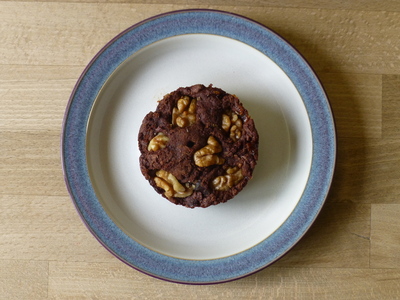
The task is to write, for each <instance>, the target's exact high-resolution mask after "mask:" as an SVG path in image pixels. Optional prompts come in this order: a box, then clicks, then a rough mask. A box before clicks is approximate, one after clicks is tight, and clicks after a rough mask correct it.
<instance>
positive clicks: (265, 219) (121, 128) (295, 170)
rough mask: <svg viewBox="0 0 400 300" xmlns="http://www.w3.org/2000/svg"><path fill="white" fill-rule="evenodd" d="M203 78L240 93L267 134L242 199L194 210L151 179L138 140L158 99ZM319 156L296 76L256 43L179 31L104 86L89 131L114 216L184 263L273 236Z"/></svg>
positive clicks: (95, 176)
mask: <svg viewBox="0 0 400 300" xmlns="http://www.w3.org/2000/svg"><path fill="white" fill-rule="evenodd" d="M198 83H202V84H204V85H209V84H213V85H214V86H215V87H219V88H222V89H223V90H225V91H227V92H228V93H231V94H236V95H237V96H238V97H239V99H240V100H241V101H242V103H243V105H244V106H245V107H246V108H247V109H248V111H249V113H250V115H251V116H252V117H253V119H254V121H255V123H256V127H257V130H258V132H259V135H260V146H259V161H258V164H257V166H256V169H255V172H254V178H253V179H252V180H251V181H250V182H249V183H248V185H247V186H246V187H245V188H244V190H243V191H242V192H241V193H240V194H239V195H238V196H236V197H235V198H234V199H232V200H229V201H228V202H227V203H224V204H220V205H217V206H213V207H208V208H205V209H202V208H195V209H189V208H185V207H181V206H176V205H174V204H172V203H170V202H169V201H168V200H166V199H164V198H162V197H161V195H159V194H157V193H156V192H155V191H154V190H153V188H152V187H151V186H150V185H149V183H148V182H147V181H146V180H145V179H144V177H143V175H142V174H141V172H140V167H139V160H138V159H139V155H140V153H139V150H138V142H137V136H138V130H139V127H140V125H141V122H142V120H143V118H144V116H145V115H146V114H147V113H148V112H150V111H154V110H155V108H156V106H157V100H160V99H161V98H162V96H163V95H164V94H167V93H169V92H171V91H173V90H175V89H177V88H179V87H181V86H190V85H193V84H198ZM311 157H312V136H311V127H310V123H309V119H308V115H307V111H306V109H305V107H304V104H303V101H302V99H301V97H300V95H299V93H298V91H297V90H296V88H295V87H294V85H293V83H292V82H291V81H290V79H289V78H288V77H287V75H286V74H285V73H284V72H283V71H282V70H281V69H280V68H279V67H278V66H277V65H276V64H275V63H274V62H273V61H271V60H270V59H269V58H268V57H266V56H265V55H263V54H262V53H261V52H259V51H257V50H256V49H254V48H252V47H250V46H248V45H246V44H244V43H241V42H239V41H236V40H233V39H229V38H226V37H221V36H215V35H206V34H190V35H181V36H176V37H172V38H168V39H165V40H161V41H158V42H156V43H154V44H152V45H150V46H147V47H145V48H144V49H142V50H140V51H138V52H137V53H135V54H134V55H133V56H132V57H130V58H129V59H128V60H126V61H125V62H124V63H123V64H122V65H121V66H120V67H119V68H118V69H117V70H116V71H115V72H114V73H113V75H112V76H111V77H110V78H109V80H108V81H107V83H106V84H105V86H104V87H103V89H102V90H101V92H100V94H99V96H98V98H97V99H96V102H95V105H94V107H93V111H92V114H91V116H90V120H89V124H88V129H87V159H88V168H89V174H90V178H91V180H92V184H93V187H94V189H95V192H96V195H97V197H98V199H99V201H100V203H101V204H102V206H103V207H104V209H105V211H106V212H107V214H108V215H109V216H110V218H111V219H112V220H113V221H114V222H115V223H116V224H117V225H118V226H119V227H120V228H121V229H122V230H123V231H124V232H125V233H126V234H127V235H129V236H130V237H131V238H132V239H134V240H135V241H137V242H139V243H140V244H142V245H144V246H146V247H148V248H149V249H152V250H154V251H157V252H159V253H162V254H165V255H169V256H173V257H178V258H184V259H215V258H221V257H226V256H229V255H233V254H236V253H239V252H241V251H244V250H246V249H248V248H250V247H252V246H254V245H256V244H258V243H259V242H261V241H262V240H264V239H265V238H267V237H268V236H270V235H271V234H272V233H273V232H274V231H275V230H277V229H278V228H279V227H280V226H281V225H282V223H283V222H284V221H285V220H286V219H287V218H288V216H289V215H290V214H291V213H292V211H293V209H294V207H295V206H296V204H297V203H298V201H299V199H300V197H301V195H302V193H303V191H304V187H305V185H306V182H307V179H308V176H309V173H310V166H311Z"/></svg>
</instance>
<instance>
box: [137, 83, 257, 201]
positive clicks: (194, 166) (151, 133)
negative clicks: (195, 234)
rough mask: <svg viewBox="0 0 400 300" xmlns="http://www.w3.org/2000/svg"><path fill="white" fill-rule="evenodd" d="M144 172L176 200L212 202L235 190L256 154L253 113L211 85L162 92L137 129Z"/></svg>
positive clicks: (248, 176) (250, 171)
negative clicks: (159, 98) (163, 94)
mask: <svg viewBox="0 0 400 300" xmlns="http://www.w3.org/2000/svg"><path fill="white" fill-rule="evenodd" d="M138 141H139V150H140V153H141V156H140V158H139V162H140V168H141V172H142V174H143V175H144V177H145V178H146V179H147V180H148V181H149V183H150V185H151V186H153V188H154V189H155V190H156V191H157V192H158V193H159V194H161V195H162V196H163V197H165V198H166V199H168V200H169V201H171V202H172V203H174V204H178V205H183V206H186V207H190V208H194V207H208V206H210V205H215V204H219V203H222V202H226V201H228V200H229V199H231V198H233V197H234V196H235V195H237V194H238V193H239V192H240V191H241V190H242V189H243V188H244V186H245V185H246V184H247V182H248V181H249V180H250V179H251V178H252V174H253V169H254V167H255V165H256V162H257V158H258V133H257V130H256V128H255V125H254V121H253V119H252V118H251V117H250V116H249V114H248V111H247V110H246V109H245V108H244V107H243V105H242V104H241V102H240V101H239V99H238V98H237V97H236V96H235V95H231V94H228V93H226V92H225V91H223V90H221V89H219V88H215V87H213V86H212V85H210V86H208V87H206V86H204V85H200V84H199V85H193V86H190V87H182V88H179V89H177V90H176V91H174V92H171V93H169V94H167V95H165V96H164V98H163V99H162V100H160V101H159V103H158V106H157V108H156V110H155V111H154V112H150V113H148V114H147V115H146V116H145V118H144V119H143V122H142V125H141V127H140V130H139V136H138Z"/></svg>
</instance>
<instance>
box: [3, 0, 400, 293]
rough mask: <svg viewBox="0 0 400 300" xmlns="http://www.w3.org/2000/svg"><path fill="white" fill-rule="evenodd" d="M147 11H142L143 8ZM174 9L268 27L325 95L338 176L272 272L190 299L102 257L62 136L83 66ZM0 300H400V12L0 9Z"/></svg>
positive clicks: (90, 6)
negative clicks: (297, 55)
mask: <svg viewBox="0 0 400 300" xmlns="http://www.w3.org/2000/svg"><path fill="white" fill-rule="evenodd" d="M149 3H151V4H149ZM183 8H214V9H221V10H226V11H231V12H235V13H238V14H242V15H244V16H247V17H250V18H253V19H255V20H256V21H259V22H261V23H263V24H264V25H266V26H269V27H270V28H271V29H273V30H274V31H276V32H277V33H279V34H280V35H282V36H283V37H284V38H286V39H287V40H288V41H289V42H290V43H292V44H293V45H294V46H295V47H296V48H297V49H298V50H299V51H300V52H301V53H302V54H303V55H304V57H305V58H306V59H307V60H308V61H309V63H310V64H311V66H312V67H313V68H314V69H315V71H316V73H317V74H318V76H319V77H320V78H321V81H322V83H323V85H324V87H325V88H326V91H327V94H328V96H329V98H330V101H331V104H332V108H333V111H334V115H335V121H336V125H337V135H338V157H337V169H336V174H335V178H334V182H333V185H332V190H331V193H330V195H329V198H328V200H327V203H326V205H325V206H324V208H323V210H322V212H321V214H320V216H319V217H318V218H317V220H316V222H315V223H314V225H313V226H312V228H311V229H310V231H309V232H308V233H307V234H306V235H305V237H304V238H303V239H302V240H301V241H300V242H299V243H298V244H297V245H296V246H295V247H294V248H293V249H292V250H291V251H290V252H289V253H288V254H287V255H286V256H285V257H284V258H282V259H281V260H280V261H278V262H277V263H275V264H274V265H272V266H271V267H269V268H267V269H265V270H263V271H261V272H259V273H257V274H255V275H252V276H249V277H246V278H244V279H241V280H238V281H234V282H230V283H225V284H219V285H210V286H187V285H179V284H173V283H168V282H164V281H161V280H158V279H154V278H151V277H149V276H146V275H143V274H141V273H139V272H137V271H135V270H133V269H131V268H129V267H127V266H126V265H125V264H123V263H121V262H120V261H119V260H118V259H116V258H115V257H113V256H112V255H111V254H110V253H108V252H107V251H106V250H105V249H104V248H103V247H102V246H101V245H100V244H99V243H98V242H97V241H96V240H95V238H94V237H92V236H91V234H90V233H89V232H88V230H87V229H86V227H85V226H84V225H83V223H82V221H81V220H80V218H79V217H78V214H77V213H76V211H75V208H74V206H73V204H72V202H71V200H70V198H69V195H68V193H67V190H66V188H65V184H64V179H63V175H62V171H61V163H60V149H59V143H60V142H59V141H60V131H61V123H62V118H63V114H64V110H65V108H66V105H67V102H68V98H69V95H70V93H71V91H72V88H73V86H74V84H75V82H76V81H77V79H78V77H79V75H80V74H81V72H82V71H83V69H84V67H85V65H86V64H87V63H88V62H89V61H90V59H91V58H92V57H93V56H94V55H95V54H96V53H97V51H98V50H100V49H101V47H102V46H103V45H104V44H106V43H107V42H108V41H109V40H110V39H111V38H113V37H114V36H115V35H116V34H118V33H119V32H121V31H122V30H124V29H126V28H127V27H129V26H131V25H133V24H134V23H136V22H138V21H141V20H143V19H145V18H147V17H150V16H153V15H156V14H159V13H162V12H167V11H171V10H176V9H183ZM0 101H1V102H0V103H1V110H0V299H47V298H50V299H363V300H364V299H400V217H399V216H400V1H396V0H387V1H385V0H384V1H380V0H363V1H323V0H321V1H318V0H304V1H302V0H294V1H289V0H284V1H273V0H252V1H245V0H231V1H223V0H214V1H211V0H207V1H197V0H152V1H144V0H142V1H138V0H137V1H128V0H126V1H124V0H115V1H108V2H106V1H94V0H93V1H88V0H86V1H84V2H83V1H82V2H76V1H72V0H71V1H67V0H64V1H62V0H61V1H52V2H50V1H42V2H37V1H26V2H22V1H21V2H20V1H0Z"/></svg>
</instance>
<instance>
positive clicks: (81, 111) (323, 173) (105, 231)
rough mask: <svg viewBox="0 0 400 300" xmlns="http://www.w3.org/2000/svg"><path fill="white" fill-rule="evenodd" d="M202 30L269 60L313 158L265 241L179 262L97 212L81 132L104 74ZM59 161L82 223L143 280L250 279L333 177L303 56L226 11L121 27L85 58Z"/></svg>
mask: <svg viewBox="0 0 400 300" xmlns="http://www.w3.org/2000/svg"><path fill="white" fill-rule="evenodd" d="M194 33H204V34H213V35H220V36H224V37H229V38H232V39H235V40H238V41H241V42H243V43H246V44H248V45H250V46H252V47H254V48H256V49H258V50H259V51H261V52H262V53H264V54H265V55H266V56H268V57H269V58H270V59H272V60H273V61H274V62H275V63H276V64H277V65H279V66H280V68H281V69H282V70H283V71H284V72H285V73H286V74H287V75H288V77H289V78H290V79H291V80H292V82H293V83H294V85H295V86H296V88H297V90H298V92H299V93H300V95H301V97H302V99H303V101H304V104H305V107H306V110H307V113H308V115H309V119H310V123H311V129H312V137H313V156H312V164H311V171H310V174H309V179H308V181H307V184H306V187H305V190H304V193H303V195H302V197H301V199H300V200H299V203H298V204H297V206H296V207H295V209H294V211H293V213H292V214H291V215H290V216H289V217H288V219H287V220H286V221H285V222H284V224H283V225H282V226H281V227H280V228H279V229H278V230H276V231H275V232H274V233H273V234H272V235H271V236H270V237H268V238H267V239H265V240H264V241H262V242H261V243H259V244H257V245H255V246H254V247H252V248H250V249H249V250H247V251H244V252H241V253H238V254H235V255H232V256H229V257H225V258H219V259H213V260H199V261H197V260H185V259H178V258H173V257H169V256H165V255H162V254H159V253H157V252H154V251H152V250H150V249H148V248H146V247H144V246H142V245H140V244H139V243H137V242H135V241H134V240H132V239H131V238H130V237H128V236H127V235H126V234H125V233H124V232H123V231H122V230H121V229H120V228H119V227H118V226H116V225H115V223H114V222H113V221H112V220H111V219H110V217H109V216H108V215H107V214H106V213H105V211H104V209H103V207H102V206H101V204H100V202H99V201H98V199H97V197H96V194H95V192H94V190H93V187H92V185H91V181H90V177H89V173H88V169H87V162H86V128H87V123H88V119H89V116H90V112H91V109H92V106H93V103H94V101H95V99H96V97H97V95H98V93H99V91H100V89H101V88H102V86H103V85H104V83H105V82H106V80H107V79H108V78H109V76H110V75H111V74H112V73H113V72H114V71H115V70H116V68H117V67H118V66H119V65H120V64H121V63H123V62H124V61H125V60H126V59H127V58H128V57H130V56H131V55H132V54H134V53H135V52H137V51H138V50H140V49H142V48H144V47H145V46H147V45H150V44H152V43H154V42H156V41H158V40H161V39H164V38H168V37H172V36H176V35H183V34H194ZM61 156H62V157H61V159H62V167H63V172H64V178H65V182H66V185H67V189H68V191H69V193H70V195H71V198H72V200H73V202H74V204H75V206H76V208H77V211H78V212H79V214H80V216H81V218H82V220H83V222H84V223H85V225H86V226H87V227H88V229H89V230H90V231H91V232H92V234H93V235H94V236H95V237H96V238H97V239H98V240H99V242H100V243H101V244H102V245H103V246H104V247H105V248H107V249H108V250H109V251H110V252H111V253H113V254H114V255H115V256H116V257H117V258H119V259H120V260H121V261H123V262H125V263H126V264H128V265H130V266H131V267H133V268H135V269H137V270H139V271H141V272H144V273H145V274H148V275H150V276H153V277H156V278H160V279H164V280H167V281H172V282H177V283H186V284H214V283H221V282H227V281H231V280H235V279H239V278H242V277H245V276H248V275H250V274H253V273H255V272H257V271H259V270H261V269H263V268H265V267H267V266H269V265H270V264H272V263H273V262H275V261H276V260H278V259H279V258H280V257H282V256H283V255H284V254H286V253H287V252H288V251H289V250H290V249H291V248H292V247H293V246H294V245H295V244H296V243H297V242H298V241H299V240H300V238H301V237H302V236H303V235H304V234H305V232H306V231H307V230H308V229H309V227H310V226H311V224H312V223H313V222H314V220H315V218H316V217H317V215H318V213H319V212H320V210H321V208H322V206H323V204H324V202H325V200H326V197H327V195H328V192H329V189H330V185H331V182H332V178H333V173H334V168H335V161H336V133H335V125H334V119H333V115H332V110H331V107H330V104H329V101H328V98H327V96H326V94H325V92H324V89H323V87H322V85H321V83H320V81H319V80H318V78H317V77H316V75H315V73H314V72H313V70H312V69H311V67H310V66H309V65H308V64H307V62H306V61H305V59H304V58H303V57H302V56H301V55H300V54H299V53H298V52H297V51H296V50H295V49H294V48H293V47H292V46H291V45H290V44H289V43H288V42H287V41H285V40H284V39H283V38H281V37H280V36H279V35H277V34H276V33H274V32H273V31H272V30H270V29H269V28H267V27H265V26H264V25H262V24H259V23H257V22H255V21H253V20H251V19H248V18H246V17H243V16H240V15H236V14H233V13H229V12H224V11H217V10H208V9H190V10H180V11H172V12H168V13H164V14H161V15H157V16H154V17H152V18H149V19H147V20H144V21H142V22H140V23H137V24H136V25H134V26H132V27H130V28H128V29H127V30H125V31H123V32H122V33H120V34H119V35H118V36H116V37H115V38H114V39H112V40H111V41H110V42H109V43H108V44H107V45H105V46H104V47H103V49H102V50H100V52H99V53H98V54H97V55H96V56H95V57H94V58H93V59H92V60H91V62H90V63H89V64H88V66H87V67H86V68H85V70H84V72H83V73H82V75H81V76H80V78H79V80H78V81H77V83H76V85H75V87H74V90H73V91H72V94H71V97H70V99H69V102H68V105H67V108H66V112H65V116H64V121H63V128H62V136H61Z"/></svg>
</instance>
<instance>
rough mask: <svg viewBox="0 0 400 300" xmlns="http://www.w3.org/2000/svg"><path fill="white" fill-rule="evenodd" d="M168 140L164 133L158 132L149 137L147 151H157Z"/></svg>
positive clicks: (164, 145) (163, 146) (165, 144)
mask: <svg viewBox="0 0 400 300" xmlns="http://www.w3.org/2000/svg"><path fill="white" fill-rule="evenodd" d="M168 142H169V137H167V136H166V135H165V134H164V133H162V132H159V133H158V134H157V135H156V136H155V137H153V138H152V139H151V141H150V142H149V145H148V146H147V150H148V151H157V150H160V149H163V148H165V147H166V146H167V144H168Z"/></svg>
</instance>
